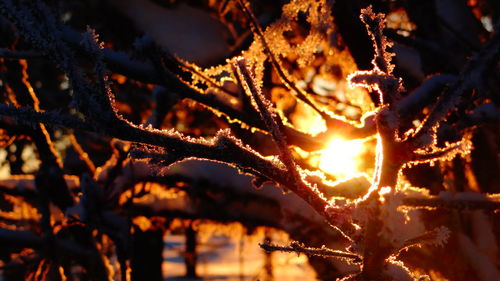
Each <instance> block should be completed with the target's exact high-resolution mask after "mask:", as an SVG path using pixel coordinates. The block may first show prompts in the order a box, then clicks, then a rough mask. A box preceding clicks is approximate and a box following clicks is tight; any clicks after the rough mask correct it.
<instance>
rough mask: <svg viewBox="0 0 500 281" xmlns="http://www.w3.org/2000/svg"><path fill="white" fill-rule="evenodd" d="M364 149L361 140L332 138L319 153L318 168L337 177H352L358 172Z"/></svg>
mask: <svg viewBox="0 0 500 281" xmlns="http://www.w3.org/2000/svg"><path fill="white" fill-rule="evenodd" d="M364 149H365V148H364V144H363V140H343V139H340V138H335V139H332V140H330V142H329V143H328V146H327V148H326V149H325V150H323V152H322V153H321V157H320V162H319V168H320V169H321V170H323V171H324V172H326V173H329V174H332V175H335V176H338V177H352V176H354V175H355V174H357V173H359V172H360V161H361V159H360V157H361V154H362V153H363V152H364Z"/></svg>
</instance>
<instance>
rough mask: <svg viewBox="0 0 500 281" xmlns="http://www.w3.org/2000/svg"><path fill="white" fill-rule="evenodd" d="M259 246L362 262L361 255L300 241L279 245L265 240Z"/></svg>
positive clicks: (269, 249) (269, 250) (265, 248)
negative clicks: (307, 245)
mask: <svg viewBox="0 0 500 281" xmlns="http://www.w3.org/2000/svg"><path fill="white" fill-rule="evenodd" d="M259 246H260V247H261V248H262V249H264V250H265V251H267V252H273V251H280V252H289V253H303V254H306V255H308V256H320V257H324V258H340V259H349V260H351V262H353V263H360V262H361V261H362V259H361V257H360V256H358V255H356V254H353V253H348V252H343V251H338V250H332V249H329V248H326V247H322V248H311V247H306V246H304V245H303V244H301V243H299V242H292V243H290V246H278V245H273V244H271V243H270V242H269V241H265V242H264V243H261V244H259Z"/></svg>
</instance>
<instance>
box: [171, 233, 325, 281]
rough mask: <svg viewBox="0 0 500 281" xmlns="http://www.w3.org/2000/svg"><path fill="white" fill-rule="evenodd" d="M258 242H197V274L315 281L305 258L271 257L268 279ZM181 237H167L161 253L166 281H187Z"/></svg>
mask: <svg viewBox="0 0 500 281" xmlns="http://www.w3.org/2000/svg"><path fill="white" fill-rule="evenodd" d="M258 242H259V241H255V240H251V241H250V240H248V239H244V240H243V243H242V242H239V241H234V239H230V238H228V237H225V236H222V235H221V236H214V237H212V238H210V239H209V240H208V241H206V242H200V244H199V246H198V247H199V248H198V266H197V273H198V275H199V276H201V277H202V278H203V279H204V280H211V281H218V280H224V281H233V280H239V281H243V280H244V281H250V280H261V281H265V280H280V281H295V280H297V281H298V280H316V278H315V273H314V271H313V269H312V268H311V266H310V265H309V264H308V263H307V258H306V257H305V256H302V255H301V256H297V255H296V254H286V253H274V254H273V255H272V268H273V270H272V274H273V277H272V278H269V277H268V275H267V274H266V270H265V268H264V261H265V255H264V253H263V251H262V250H261V249H260V248H259V245H258ZM183 250H184V236H181V235H169V236H167V238H166V247H165V250H164V252H163V257H164V262H163V273H164V276H165V278H166V280H168V281H172V280H188V279H186V278H181V276H184V274H185V268H184V261H183V259H182V251H183Z"/></svg>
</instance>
